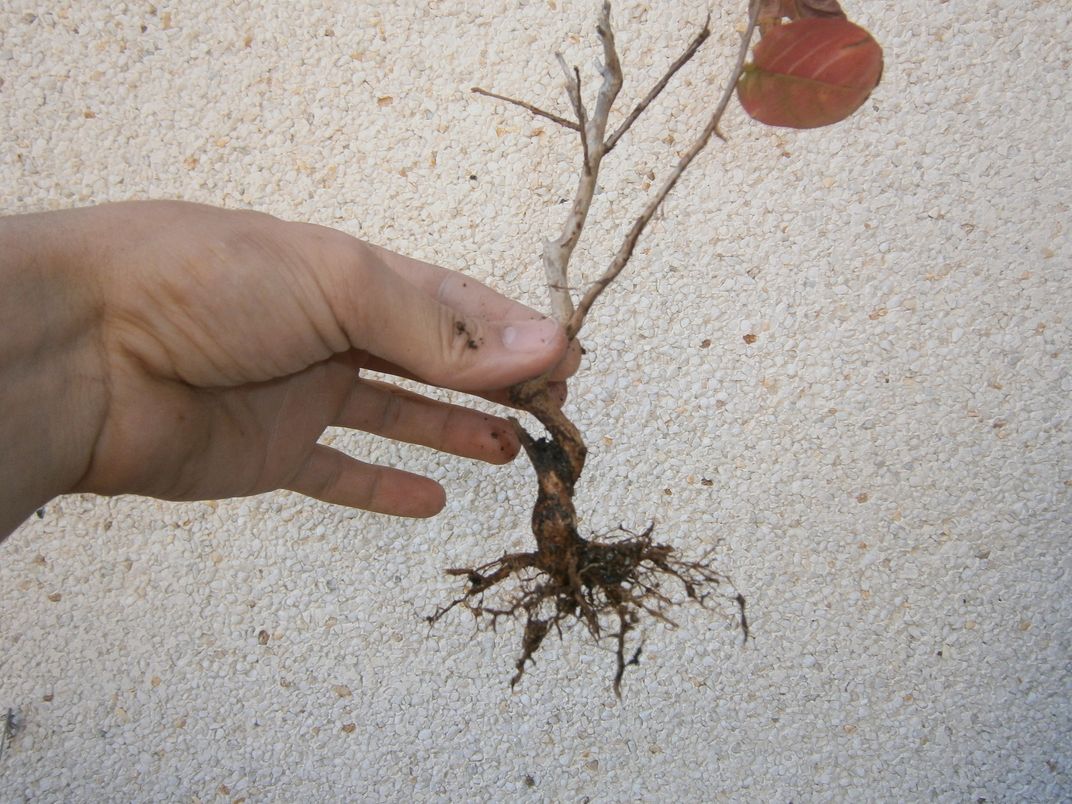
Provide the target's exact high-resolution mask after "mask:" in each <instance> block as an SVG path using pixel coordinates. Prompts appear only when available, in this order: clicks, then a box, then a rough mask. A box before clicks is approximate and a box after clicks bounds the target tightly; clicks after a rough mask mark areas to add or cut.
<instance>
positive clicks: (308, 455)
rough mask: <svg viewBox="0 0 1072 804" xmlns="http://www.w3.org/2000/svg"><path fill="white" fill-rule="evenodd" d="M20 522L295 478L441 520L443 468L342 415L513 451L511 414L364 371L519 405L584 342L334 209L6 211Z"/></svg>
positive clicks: (341, 499)
mask: <svg viewBox="0 0 1072 804" xmlns="http://www.w3.org/2000/svg"><path fill="white" fill-rule="evenodd" d="M0 314H2V315H0V320H2V321H3V322H4V324H3V332H4V335H3V338H0V411H2V412H0V455H2V456H3V458H2V462H0V538H3V537H4V536H6V535H7V534H8V533H10V532H11V531H12V530H13V529H14V528H15V527H17V526H18V524H19V523H20V522H22V521H23V520H24V519H25V518H26V517H27V516H28V515H29V514H31V513H32V512H33V511H34V509H35V508H38V507H40V506H41V505H43V504H44V503H45V502H47V501H48V500H50V499H52V498H53V497H55V496H57V495H60V494H65V493H69V492H93V493H97V494H106V495H113V494H142V495H148V496H153V497H159V498H163V499H170V500H196V499H217V498H222V497H233V496H244V495H250V494H258V493H261V492H266V491H271V490H275V489H281V488H283V489H290V490H292V491H296V492H300V493H302V494H306V495H308V496H310V497H315V498H317V499H320V500H324V501H326V502H329V503H335V504H339V505H346V506H352V507H355V508H363V509H366V510H369V511H376V512H380V513H386V514H395V515H401V516H413V517H424V516H431V515H433V514H435V513H437V512H438V511H439V510H441V509H442V507H443V505H444V503H445V494H444V491H443V489H442V488H441V487H440V486H439V484H437V483H436V482H434V481H432V480H431V479H429V478H425V477H421V476H418V475H415V474H411V473H408V472H405V471H402V470H400V469H396V468H392V467H385V466H377V465H372V464H368V463H365V462H362V461H360V460H358V459H356V458H354V457H351V456H349V455H346V454H343V453H341V452H339V451H337V450H334V449H332V448H330V447H328V446H326V445H323V444H319V443H318V439H319V438H320V436H321V434H322V433H323V432H324V430H325V428H327V427H329V426H337V427H347V428H353V429H358V430H364V431H366V432H370V433H375V434H377V435H380V436H384V437H386V438H391V439H397V440H400V441H406V442H409V443H414V444H421V445H424V446H428V447H431V448H433V449H437V450H441V451H444V452H450V453H453V454H456V455H461V456H464V457H467V458H475V459H478V460H484V461H488V462H491V463H505V462H507V461H509V460H512V459H513V458H514V456H515V455H516V454H517V452H518V449H519V445H518V442H517V439H516V436H515V435H514V433H513V430H512V428H511V427H510V426H509V424H508V422H506V421H505V420H504V419H502V418H499V417H496V416H490V415H488V414H485V413H481V412H478V411H475V410H471V409H469V408H465V407H462V406H458V405H449V404H445V403H442V402H438V401H433V400H430V399H427V398H425V397H422V396H418V395H417V394H414V393H411V392H407V391H403V390H402V389H400V388H398V387H396V386H394V385H393V384H391V383H388V382H383V381H382V380H381V381H377V380H373V379H370V378H368V377H366V376H363V375H364V374H365V373H367V371H370V370H371V371H376V372H380V373H385V374H389V375H392V374H393V375H396V376H401V377H406V378H410V379H416V380H419V381H420V382H423V383H426V384H428V385H433V386H438V387H441V388H449V389H453V390H457V391H463V392H467V393H470V394H476V395H480V396H483V397H485V398H488V399H491V400H493V401H498V402H505V401H506V396H505V389H506V388H507V387H509V386H510V385H512V384H515V383H517V382H520V381H523V380H526V379H529V378H532V377H535V376H540V375H543V374H549V375H550V376H551V378H552V380H554V381H555V387H556V389H557V391H558V393H559V394H560V396H561V398H563V399H564V396H565V385H564V381H565V379H566V378H567V377H569V376H570V375H571V374H572V373H573V372H574V371H575V370H576V368H577V365H578V362H579V348H578V347H577V345H576V344H568V343H567V341H566V336H565V333H564V332H563V330H562V328H561V327H560V326H559V325H558V324H556V323H555V322H553V321H551V320H549V319H546V318H544V317H543V316H541V315H540V314H538V313H536V312H535V311H533V310H531V309H529V308H527V307H524V306H523V305H520V304H518V303H516V302H513V301H511V300H509V299H507V298H505V297H503V296H501V295H499V294H498V293H495V292H494V291H492V290H491V289H489V288H487V287H485V286H484V285H481V284H480V283H478V282H476V281H474V280H473V279H470V278H467V277H465V276H464V275H462V274H460V273H456V272H454V271H450V270H448V269H446V268H441V267H438V266H434V265H430V264H428V263H423V262H420V261H418V260H413V259H409V258H407V257H403V256H401V255H398V254H394V253H391V252H389V251H386V250H383V249H380V248H377V247H375V246H372V245H369V244H367V243H364V242H362V241H360V240H357V239H355V238H353V237H350V236H349V235H346V234H343V233H342V232H339V231H336V230H333V229H327V228H324V227H320V226H314V225H311V224H303V223H290V222H285V221H281V220H279V219H277V218H274V217H271V216H269V215H264V214H260V213H255V212H244V211H227V210H222V209H218V208H215V207H209V206H202V205H196V204H188V203H182V202H170V201H161V202H130V203H124V204H111V205H103V206H97V207H89V208H85V209H76V210H65V211H59V212H47V213H37V214H31V215H20V216H11V217H6V218H0Z"/></svg>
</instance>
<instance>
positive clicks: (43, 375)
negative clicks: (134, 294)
mask: <svg viewBox="0 0 1072 804" xmlns="http://www.w3.org/2000/svg"><path fill="white" fill-rule="evenodd" d="M88 213H89V211H88V210H71V211H64V212H46V213H36V214H30V215H18V216H13V217H7V218H0V321H3V324H2V329H0V409H2V413H0V539H2V538H3V537H4V536H6V535H7V533H9V532H10V531H11V530H13V529H14V528H15V527H16V526H18V525H19V523H20V522H22V520H23V519H25V517H26V516H28V515H29V514H31V513H32V512H33V510H34V509H35V508H37V507H39V506H41V505H43V504H44V503H45V502H47V501H48V500H50V499H51V498H52V497H55V496H56V495H58V494H63V493H65V492H67V491H69V490H71V489H72V488H73V487H74V486H75V484H76V483H77V482H78V480H79V478H81V477H82V475H83V474H85V472H86V470H87V468H88V466H89V461H90V458H91V455H92V450H93V444H94V442H95V440H96V433H97V431H98V430H99V428H100V424H101V422H102V421H103V417H104V411H105V408H106V402H107V395H106V389H105V383H104V372H103V368H104V367H103V356H102V353H101V349H100V345H99V330H100V325H99V319H100V314H99V310H100V309H101V306H100V304H99V303H98V301H97V288H96V281H95V278H94V276H93V272H94V268H93V259H92V257H91V255H92V251H91V249H90V244H89V240H88V231H89V228H88V226H87V225H86V224H87V216H88Z"/></svg>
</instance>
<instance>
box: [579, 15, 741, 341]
mask: <svg viewBox="0 0 1072 804" xmlns="http://www.w3.org/2000/svg"><path fill="white" fill-rule="evenodd" d="M758 12H759V0H751V3H750V4H749V12H748V27H747V29H746V30H745V32H744V34H743V35H742V36H741V48H740V51H739V52H738V55H737V63H736V65H735V66H734V68H733V72H732V73H731V74H730V77H729V80H728V81H727V82H726V88H725V90H724V91H723V93H722V98H721V99H720V100H719V102H718V106H716V107H715V111H714V113H713V114H712V115H711V119H710V120H709V121H708V122H707V125H706V126H705V127H704V130H703V133H702V134H700V136H699V138H698V139H697V140H696V142H694V143H693V144H692V146H691V147H690V148H689V150H688V151H686V152H685V155H684V156H682V157H681V158H680V159H679V160H678V163H677V166H676V167H675V168H674V170H673V172H672V173H671V174H670V176H669V177H668V178H667V179H666V181H665V182H664V183H663V185H662V187H660V188H659V191H658V192H657V193H656V194H655V196H654V197H653V198H652V199H651V200H650V201H648V204H647V206H645V207H644V210H643V211H642V212H641V213H640V217H638V218H637V219H636V221H635V222H634V223H633V226H632V227H631V228H630V230H629V233H628V234H627V235H626V237H625V241H624V242H623V243H622V245H621V247H620V248H619V249H618V253H617V254H615V255H614V259H613V260H612V261H611V263H610V266H609V267H608V268H607V270H606V272H605V273H604V274H603V276H601V277H600V278H599V279H597V280H596V281H595V282H593V283H592V284H591V286H590V287H589V288H588V290H587V291H586V292H585V294H584V296H583V297H582V298H581V301H580V302H579V303H578V304H577V307H576V309H575V310H574V312H573V316H572V318H570V321H569V324H568V325H567V326H566V334H567V335H568V336H569V337H570V338H574V337H576V336H577V333H578V332H580V331H581V327H582V326H584V319H585V316H586V315H587V314H588V311H589V310H590V309H591V308H592V305H593V304H594V303H595V301H596V299H598V298H599V296H600V294H601V293H602V292H603V291H604V290H606V288H607V286H608V285H610V283H611V282H613V281H614V280H615V279H616V278H617V276H618V274H620V273H621V272H622V269H623V268H625V266H626V263H628V262H629V258H630V257H632V256H633V249H634V248H636V244H637V241H638V240H639V239H640V235H641V234H642V233H643V231H644V227H645V226H647V225H648V222H649V221H650V220H651V218H652V216H653V215H654V214H655V211H656V210H657V209H658V208H659V205H660V204H662V202H663V199H665V198H666V196H667V195H669V194H670V191H671V190H672V189H673V188H674V185H675V184H677V180H678V179H680V178H681V174H682V173H684V172H685V169H686V168H687V167H688V166H689V164H691V162H692V160H693V159H695V158H696V155H697V154H699V153H700V151H702V150H703V149H704V147H705V146H706V145H707V143H708V142H710V140H711V137H712V136H715V135H717V136H718V137H719V139H725V137H723V136H722V132H721V131H719V128H718V127H719V123H721V122H722V115H723V114H724V113H725V111H726V107H727V106H728V105H729V102H730V98H732V97H733V92H734V90H735V89H736V87H737V81H738V79H739V78H740V77H741V72H742V71H743V70H744V64H745V61H746V60H747V59H748V46H749V45H750V44H751V42H752V35H753V34H754V33H755V30H756V18H757V16H758Z"/></svg>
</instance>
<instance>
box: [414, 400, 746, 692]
mask: <svg viewBox="0 0 1072 804" xmlns="http://www.w3.org/2000/svg"><path fill="white" fill-rule="evenodd" d="M510 396H511V400H512V401H513V403H514V404H515V405H516V406H517V407H518V408H520V409H522V410H526V411H528V412H530V413H532V414H533V415H534V416H535V417H536V418H537V419H538V420H539V421H540V422H541V423H542V424H543V425H544V427H546V428H547V432H548V434H549V436H550V438H533V437H532V436H531V435H530V434H529V433H528V432H527V431H526V430H525V429H524V428H523V427H522V426H521V424H520V423H519V422H518V421H517V420H516V419H515V420H514V421H513V424H514V427H515V429H516V430H517V434H518V437H519V438H520V440H521V443H522V445H523V446H524V448H525V452H526V454H527V455H528V457H529V460H530V461H531V462H532V465H533V467H534V468H535V469H536V476H537V482H538V486H539V490H538V493H537V496H536V504H535V506H534V507H533V511H532V533H533V536H535V538H536V549H535V550H534V551H531V552H525V553H507V554H506V555H503V556H502V557H501V558H498V559H496V560H494V561H491V562H488V563H487V564H483V565H481V566H478V567H466V568H455V569H450V570H448V571H447V572H448V573H449V574H450V575H456V576H461V577H464V578H465V579H466V581H467V582H468V589H467V590H466V591H465V594H463V595H462V596H460V597H458V598H457V599H455V600H454V601H453V602H451V603H450V604H449V605H447V606H444V607H443V608H441V609H439V611H437V612H436V613H435V614H434V615H432V616H431V617H429V618H428V619H429V621H430V622H433V623H434V622H437V621H438V620H439V619H441V618H442V617H443V616H444V615H445V614H447V612H449V611H451V610H452V609H454V608H455V607H458V606H461V607H464V608H466V609H468V610H469V611H470V612H471V613H472V614H473V615H474V616H476V617H477V618H478V619H481V620H483V621H484V622H485V623H486V624H487V626H488V627H490V628H495V627H496V626H497V624H498V622H499V620H500V619H502V618H518V619H523V620H524V623H525V627H524V634H523V636H522V640H521V655H520V657H519V658H518V660H517V664H516V668H517V672H516V673H515V674H514V677H513V678H512V679H511V682H510V685H511V686H513V685H515V684H517V682H518V681H520V680H521V677H522V676H523V675H524V673H525V668H526V666H527V664H528V663H529V662H531V661H533V656H534V654H535V653H536V651H537V650H538V649H539V647H540V645H541V644H542V643H543V640H544V638H545V637H546V636H547V635H548V634H549V633H550V632H551V631H552V630H554V631H555V632H556V633H557V634H558V635H559V636H560V637H561V635H562V633H563V630H564V628H566V627H568V626H569V625H571V624H572V623H573V622H577V621H579V622H581V623H583V624H584V625H585V626H586V627H587V629H588V632H589V634H591V636H592V638H593V639H594V640H595V641H597V642H599V641H601V640H603V639H611V640H613V641H614V645H615V654H616V657H617V668H616V672H615V674H614V691H615V693H616V694H618V695H619V696H620V695H621V682H622V676H623V675H624V673H625V669H626V668H627V667H629V666H631V665H635V664H637V662H638V660H639V658H640V650H641V649H640V646H639V645H638V646H637V647H636V648H633V649H632V650H630V649H629V648H628V646H627V642H628V637H629V635H630V634H631V633H632V632H633V631H635V630H636V629H637V628H638V626H639V625H640V623H641V621H642V618H643V615H645V614H647V615H648V616H650V617H651V618H653V619H655V620H658V621H661V622H664V623H667V624H669V625H674V622H673V620H672V619H671V618H670V616H669V611H670V609H671V608H672V607H673V606H675V605H677V604H679V603H682V602H688V601H691V602H694V603H697V604H699V605H701V606H705V605H706V604H707V603H708V601H709V599H710V598H711V596H712V595H713V594H714V593H716V591H721V589H722V588H723V587H727V586H728V587H729V588H730V589H733V587H732V584H730V583H729V581H728V579H727V578H726V577H725V576H724V575H722V574H721V573H719V572H717V571H716V570H715V569H714V568H713V567H711V566H710V565H709V564H708V563H707V562H706V561H704V560H700V561H684V560H681V559H679V558H677V557H676V555H675V554H674V549H673V548H672V547H669V546H668V545H665V544H658V543H657V542H655V541H654V539H653V537H652V533H653V528H652V527H648V528H647V529H646V530H644V531H643V532H642V533H639V534H636V533H630V532H628V531H625V530H620V536H619V538H613V539H605V538H604V539H585V538H584V537H582V536H581V535H580V533H579V532H578V527H577V513H576V510H575V509H574V505H573V493H574V489H575V487H576V484H577V480H578V479H579V478H580V475H581V472H582V470H583V469H584V461H585V457H586V455H587V448H586V447H585V444H584V441H583V439H582V438H581V435H580V433H579V432H578V430H577V428H576V427H575V426H574V424H573V423H572V422H571V421H570V420H569V419H568V418H566V416H565V414H564V413H563V412H562V411H561V409H559V408H558V407H557V405H556V404H555V403H554V401H553V400H552V398H551V396H550V394H549V393H548V389H547V384H546V382H545V381H544V380H535V381H532V382H529V383H523V384H521V385H518V386H515V387H514V388H512V389H511V392H510ZM508 581H512V583H509V584H508V583H507V582H508ZM668 586H669V587H677V589H676V591H675V589H674V588H667V587H668ZM493 589H494V590H496V591H499V590H502V600H501V602H499V603H495V602H491V601H489V595H488V593H489V592H491V591H492V590H493ZM508 589H509V590H510V591H507V590H508ZM682 594H683V597H682ZM675 595H676V596H675ZM716 597H718V598H720V599H725V597H726V596H725V594H717V595H716ZM732 599H733V600H734V601H735V603H736V605H737V609H738V616H739V623H740V627H741V629H742V631H743V633H744V635H745V637H746V638H747V636H748V620H747V618H746V616H745V599H744V597H743V596H742V595H741V594H740V593H739V592H737V591H736V590H735V589H733V591H732ZM627 656H629V658H628V659H627V658H626V657H627Z"/></svg>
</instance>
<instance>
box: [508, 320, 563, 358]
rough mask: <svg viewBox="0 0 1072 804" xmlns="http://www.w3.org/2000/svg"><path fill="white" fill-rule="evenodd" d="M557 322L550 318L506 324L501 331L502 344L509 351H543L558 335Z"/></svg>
mask: <svg viewBox="0 0 1072 804" xmlns="http://www.w3.org/2000/svg"><path fill="white" fill-rule="evenodd" d="M558 329H559V327H558V323H557V322H555V321H554V319H551V318H543V319H541V320H539V321H520V322H518V323H515V324H508V325H506V326H505V327H504V328H503V331H502V342H503V346H505V347H506V348H507V349H509V350H510V351H511V352H544V351H546V350H547V347H548V345H549V344H550V343H551V342H553V341H554V340H555V337H556V336H557V335H558Z"/></svg>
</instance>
